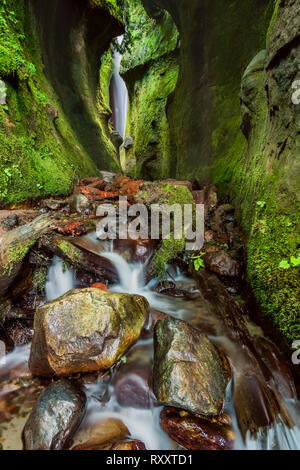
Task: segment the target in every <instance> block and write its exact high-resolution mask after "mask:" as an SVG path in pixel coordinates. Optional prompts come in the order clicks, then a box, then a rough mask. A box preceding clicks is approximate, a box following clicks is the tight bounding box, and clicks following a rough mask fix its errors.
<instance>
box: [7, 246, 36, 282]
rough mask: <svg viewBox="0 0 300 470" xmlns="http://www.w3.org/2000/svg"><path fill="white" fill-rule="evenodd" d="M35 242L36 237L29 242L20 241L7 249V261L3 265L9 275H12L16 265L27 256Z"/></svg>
mask: <svg viewBox="0 0 300 470" xmlns="http://www.w3.org/2000/svg"><path fill="white" fill-rule="evenodd" d="M34 243H35V239H34V240H29V241H27V242H19V243H16V244H14V245H11V246H9V248H8V250H7V261H6V263H5V265H4V266H2V269H3V271H4V272H5V273H6V275H7V276H10V275H11V274H12V273H13V271H14V269H15V267H16V266H17V265H18V264H19V263H20V262H21V261H22V260H23V259H24V258H25V256H26V255H27V253H28V251H29V250H30V248H31V247H32V246H33V245H34Z"/></svg>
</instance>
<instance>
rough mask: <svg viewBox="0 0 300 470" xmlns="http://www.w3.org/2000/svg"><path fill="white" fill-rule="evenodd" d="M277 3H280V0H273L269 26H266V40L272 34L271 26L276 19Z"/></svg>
mask: <svg viewBox="0 0 300 470" xmlns="http://www.w3.org/2000/svg"><path fill="white" fill-rule="evenodd" d="M279 3H280V0H274V12H273V15H272V18H271V21H270V25H269V28H268V32H267V42H268V40H269V38H270V36H271V34H272V31H273V27H274V24H275V21H276V19H277V16H278V11H279Z"/></svg>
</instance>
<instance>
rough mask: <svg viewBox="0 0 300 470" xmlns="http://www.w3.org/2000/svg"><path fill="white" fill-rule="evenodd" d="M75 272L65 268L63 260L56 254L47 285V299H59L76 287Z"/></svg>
mask: <svg viewBox="0 0 300 470" xmlns="http://www.w3.org/2000/svg"><path fill="white" fill-rule="evenodd" d="M74 285H75V284H74V273H73V272H72V271H71V270H69V269H65V267H64V263H63V260H62V259H60V258H58V257H57V256H55V257H54V258H53V262H52V265H51V266H50V269H49V272H48V276H47V281H46V285H45V292H46V300H47V301H48V302H50V301H51V300H54V299H57V297H60V296H61V295H63V294H65V293H66V292H68V291H69V290H71V289H73V287H74Z"/></svg>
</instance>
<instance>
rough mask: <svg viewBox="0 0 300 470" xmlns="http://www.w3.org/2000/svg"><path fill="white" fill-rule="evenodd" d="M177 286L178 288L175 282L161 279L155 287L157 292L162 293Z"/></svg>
mask: <svg viewBox="0 0 300 470" xmlns="http://www.w3.org/2000/svg"><path fill="white" fill-rule="evenodd" d="M175 288H176V284H175V282H171V281H161V282H159V283H158V284H157V286H156V287H155V290H156V292H158V293H161V292H162V291H164V290H166V289H175Z"/></svg>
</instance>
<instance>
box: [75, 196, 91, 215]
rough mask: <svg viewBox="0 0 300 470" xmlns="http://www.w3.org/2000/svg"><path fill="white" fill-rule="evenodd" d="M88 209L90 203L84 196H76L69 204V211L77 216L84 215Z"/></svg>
mask: <svg viewBox="0 0 300 470" xmlns="http://www.w3.org/2000/svg"><path fill="white" fill-rule="evenodd" d="M89 208H90V201H89V200H88V198H87V197H86V196H85V195H84V194H76V196H74V199H73V200H72V202H71V210H72V211H73V212H78V214H85V213H86V212H87V211H88V210H89Z"/></svg>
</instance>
